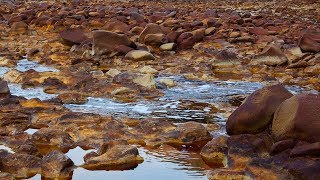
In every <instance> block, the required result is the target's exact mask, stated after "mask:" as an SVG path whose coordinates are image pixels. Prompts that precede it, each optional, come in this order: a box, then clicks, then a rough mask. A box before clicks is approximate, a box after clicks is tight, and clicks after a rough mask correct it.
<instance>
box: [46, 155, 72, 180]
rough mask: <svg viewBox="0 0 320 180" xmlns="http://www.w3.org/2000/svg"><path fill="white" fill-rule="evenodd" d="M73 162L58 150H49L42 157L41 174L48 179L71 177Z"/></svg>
mask: <svg viewBox="0 0 320 180" xmlns="http://www.w3.org/2000/svg"><path fill="white" fill-rule="evenodd" d="M73 168H74V164H73V162H72V160H71V159H69V158H68V157H67V156H65V155H64V154H63V153H62V152H60V151H56V150H54V151H51V152H49V153H48V154H47V155H46V156H44V157H43V158H42V165H41V175H42V176H43V177H45V178H48V179H71V177H72V174H73Z"/></svg>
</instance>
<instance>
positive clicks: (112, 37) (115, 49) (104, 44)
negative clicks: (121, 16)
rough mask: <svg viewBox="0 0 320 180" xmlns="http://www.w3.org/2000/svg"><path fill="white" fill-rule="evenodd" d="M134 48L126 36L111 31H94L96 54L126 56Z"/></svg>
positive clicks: (94, 49)
mask: <svg viewBox="0 0 320 180" xmlns="http://www.w3.org/2000/svg"><path fill="white" fill-rule="evenodd" d="M131 47H134V44H133V43H132V42H131V40H130V39H129V38H128V37H127V36H126V35H124V34H117V33H114V32H110V31H104V30H97V31H93V47H92V48H93V51H94V54H97V55H102V54H111V53H120V54H126V53H127V52H128V51H130V50H131V49H132V48H131Z"/></svg>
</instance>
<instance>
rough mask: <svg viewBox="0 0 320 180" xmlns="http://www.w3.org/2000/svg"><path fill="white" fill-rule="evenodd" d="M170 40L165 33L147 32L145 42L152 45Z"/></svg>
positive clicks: (158, 44)
mask: <svg viewBox="0 0 320 180" xmlns="http://www.w3.org/2000/svg"><path fill="white" fill-rule="evenodd" d="M167 42H168V39H167V37H166V35H164V34H147V35H146V36H145V38H144V43H145V44H146V45H150V46H158V47H159V46H160V45H162V44H165V43H167Z"/></svg>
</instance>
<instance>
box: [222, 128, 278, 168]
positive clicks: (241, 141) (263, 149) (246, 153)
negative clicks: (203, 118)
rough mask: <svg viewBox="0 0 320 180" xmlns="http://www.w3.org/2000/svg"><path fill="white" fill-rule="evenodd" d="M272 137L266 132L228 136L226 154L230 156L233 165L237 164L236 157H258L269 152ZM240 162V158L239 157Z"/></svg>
mask: <svg viewBox="0 0 320 180" xmlns="http://www.w3.org/2000/svg"><path fill="white" fill-rule="evenodd" d="M272 144H273V139H272V137H271V136H270V135H269V134H268V133H265V132H263V133H260V134H240V135H233V136H230V137H229V138H228V140H227V145H228V155H229V156H230V157H235V158H232V159H231V161H233V162H232V163H233V164H234V165H236V164H237V161H238V159H237V157H245V158H247V157H248V158H249V159H250V158H252V157H259V156H262V157H263V156H264V155H266V154H269V152H270V148H271V146H272ZM239 160H240V162H241V158H240V159H239Z"/></svg>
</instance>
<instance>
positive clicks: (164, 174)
mask: <svg viewBox="0 0 320 180" xmlns="http://www.w3.org/2000/svg"><path fill="white" fill-rule="evenodd" d="M138 149H139V153H140V156H142V157H143V158H144V162H143V163H142V164H139V165H138V167H136V168H135V169H134V170H126V171H90V170H86V169H83V168H77V169H76V170H75V171H74V173H73V179H76V180H78V179H79V180H87V179H95V180H100V179H101V180H102V179H106V177H108V178H109V179H113V180H131V179H151V178H152V179H153V180H163V179H190V180H191V179H207V178H206V176H205V174H206V171H207V170H208V169H209V168H208V167H207V166H206V165H205V164H204V163H203V161H202V160H201V157H200V156H199V154H197V153H194V152H188V151H179V150H176V149H174V148H172V147H169V146H165V147H162V148H160V149H156V150H155V149H152V150H148V149H145V148H142V147H139V148H138Z"/></svg>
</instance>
